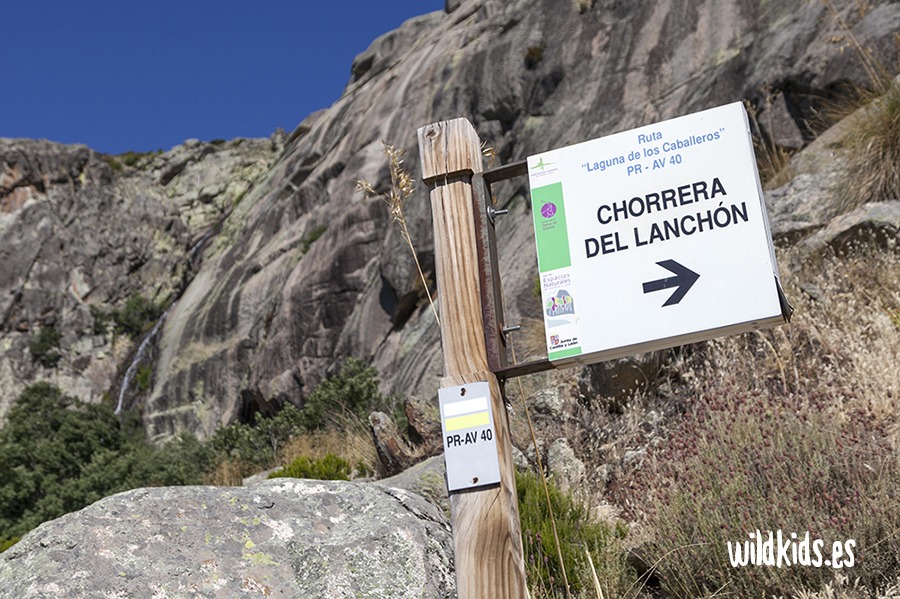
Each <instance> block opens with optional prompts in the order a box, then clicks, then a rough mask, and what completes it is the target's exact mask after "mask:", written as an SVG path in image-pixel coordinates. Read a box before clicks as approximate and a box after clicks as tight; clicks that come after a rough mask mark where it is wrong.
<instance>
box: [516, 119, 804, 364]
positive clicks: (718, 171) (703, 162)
mask: <svg viewBox="0 0 900 599" xmlns="http://www.w3.org/2000/svg"><path fill="white" fill-rule="evenodd" d="M528 174H529V182H530V185H531V199H532V208H533V210H532V214H533V217H534V228H535V242H536V244H537V254H538V269H539V271H540V283H541V299H542V304H543V312H544V314H543V316H544V327H545V333H546V342H547V352H548V356H549V358H550V360H552V361H554V363H556V364H557V365H564V364H566V363H574V362H583V363H590V362H597V361H600V360H606V359H613V358H618V357H622V356H626V355H631V354H637V353H642V352H646V351H651V350H655V349H662V348H665V347H672V346H675V345H681V344H684V343H692V342H696V341H701V340H704V339H710V338H712V337H717V336H720V335H727V334H734V333H740V332H746V331H750V330H754V329H759V328H764V327H770V326H776V325H778V324H782V323H784V322H785V321H786V319H787V318H788V317H789V316H790V306H789V305H788V304H787V301H786V300H785V299H784V295H783V293H782V291H781V286H780V283H779V280H778V266H777V264H776V262H775V252H774V249H773V247H772V238H771V234H770V232H769V223H768V218H767V216H766V209H765V202H764V198H763V194H762V188H761V186H760V182H759V175H758V173H757V170H756V160H755V158H754V154H753V143H752V139H751V137H750V127H749V123H748V120H747V113H746V111H745V110H744V106H743V104H741V103H740V102H736V103H733V104H728V105H726V106H721V107H719V108H713V109H711V110H706V111H703V112H698V113H695V114H692V115H688V116H684V117H679V118H675V119H672V120H669V121H664V122H661V123H657V124H655V125H650V126H647V127H642V128H639V129H634V130H631V131H625V132H622V133H617V134H615V135H610V136H608V137H603V138H599V139H595V140H592V141H588V142H584V143H581V144H577V145H573V146H568V147H564V148H559V149H556V150H552V151H549V152H544V153H543V154H539V155H537V156H531V157H529V158H528Z"/></svg>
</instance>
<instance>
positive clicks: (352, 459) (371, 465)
mask: <svg viewBox="0 0 900 599" xmlns="http://www.w3.org/2000/svg"><path fill="white" fill-rule="evenodd" d="M327 454H334V455H337V456H340V457H342V458H344V459H345V460H347V461H348V462H349V463H350V465H351V466H352V467H353V468H354V469H355V471H356V475H365V474H366V473H371V472H375V471H376V467H377V465H378V455H377V453H376V452H375V445H374V444H373V442H372V437H371V435H370V434H369V432H368V431H367V430H365V429H364V427H363V426H362V424H361V423H359V424H358V425H351V426H349V427H347V428H346V429H344V430H341V431H337V430H323V431H316V432H311V433H308V434H305V435H300V436H298V437H293V438H292V439H291V440H290V441H288V443H287V444H286V445H285V447H284V450H283V451H282V453H281V459H280V461H281V463H283V464H290V463H291V462H293V461H294V460H295V459H297V458H298V457H300V456H305V457H308V458H311V459H320V458H324V457H325V456H326V455H327ZM351 478H353V476H351Z"/></svg>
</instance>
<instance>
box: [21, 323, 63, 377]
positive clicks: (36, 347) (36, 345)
mask: <svg viewBox="0 0 900 599" xmlns="http://www.w3.org/2000/svg"><path fill="white" fill-rule="evenodd" d="M60 339H62V334H61V333H60V332H59V330H57V328H56V327H55V326H54V325H49V326H44V327H41V330H40V331H38V334H37V335H35V336H34V337H33V338H32V339H31V345H30V346H29V348H28V349H29V350H30V351H31V360H32V361H33V362H37V363H38V364H40V365H41V366H45V367H47V368H52V367H54V366H56V363H57V362H59V359H60V358H61V357H62V356H61V355H60V353H59V351H57V350H58V349H59V341H60Z"/></svg>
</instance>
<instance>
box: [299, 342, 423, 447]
mask: <svg viewBox="0 0 900 599" xmlns="http://www.w3.org/2000/svg"><path fill="white" fill-rule="evenodd" d="M398 404H399V401H398V400H397V399H395V398H391V397H385V396H384V395H382V394H381V393H380V392H379V391H378V379H377V378H376V376H375V369H374V368H366V366H365V365H363V363H362V362H361V361H359V360H357V359H356V358H347V360H346V361H345V362H344V363H343V364H342V365H341V368H340V370H339V371H338V373H337V374H336V375H335V376H332V377H329V378H326V379H325V380H324V381H322V382H321V383H319V384H318V385H317V386H316V388H315V389H313V392H312V393H310V394H309V396H307V397H306V399H305V400H304V402H303V417H304V421H305V427H306V429H307V430H314V429H321V428H325V427H326V426H328V425H330V424H334V423H335V422H336V421H337V420H339V419H340V418H341V417H347V416H350V417H357V418H360V419H363V420H365V419H367V418H368V416H369V414H371V413H372V412H374V411H384V412H393V414H392V415H393V416H396V417H398V418H400V416H401V414H400V413H399V410H398V409H397V408H398ZM405 421H406V419H405V417H402V418H400V420H399V422H398V421H397V420H396V419H395V422H398V425H401V423H404V422H405Z"/></svg>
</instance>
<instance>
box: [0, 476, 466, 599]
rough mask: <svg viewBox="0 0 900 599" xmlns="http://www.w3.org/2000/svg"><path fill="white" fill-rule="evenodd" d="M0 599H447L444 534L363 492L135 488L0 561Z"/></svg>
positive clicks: (267, 486) (273, 485) (287, 485)
mask: <svg viewBox="0 0 900 599" xmlns="http://www.w3.org/2000/svg"><path fill="white" fill-rule="evenodd" d="M0 594H2V595H3V596H4V597H16V598H17V599H27V598H30V597H35V598H36V597H60V598H65V597H71V598H76V597H78V598H81V597H167V598H170V599H175V598H181V597H198V596H202V597H223V598H224V597H271V598H273V599H274V598H278V597H333V598H339V597H358V598H363V597H369V598H372V599H382V598H385V597H391V598H410V599H412V598H420V597H421V598H423V599H426V598H427V599H433V598H444V597H447V598H449V597H455V595H456V592H455V582H454V577H453V570H452V548H451V538H450V532H449V525H448V523H447V520H446V518H445V516H444V515H443V513H442V512H441V511H440V510H438V509H437V508H435V507H434V506H433V505H431V504H430V503H428V502H426V501H425V500H423V499H422V498H420V497H418V496H417V495H413V494H411V493H409V492H407V491H403V490H401V489H397V488H391V487H384V486H376V485H372V484H368V483H351V482H337V481H307V480H297V479H290V478H281V479H273V480H269V481H266V482H263V483H260V484H258V485H255V486H253V487H237V488H223V487H169V488H153V489H137V490H133V491H127V492H125V493H120V494H118V495H114V496H112V497H108V498H106V499H103V500H101V501H98V502H97V503H95V504H93V505H91V506H89V507H87V508H85V509H83V510H81V511H80V512H75V513H72V514H68V515H66V516H63V517H62V518H59V519H57V520H53V521H51V522H46V523H44V524H42V525H41V526H39V527H38V528H37V529H35V530H34V531H32V532H30V533H29V534H27V535H26V536H25V537H24V538H23V539H22V540H21V541H20V542H19V543H18V544H16V545H14V546H13V547H12V548H10V549H8V550H7V551H5V552H4V553H2V554H0Z"/></svg>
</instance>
